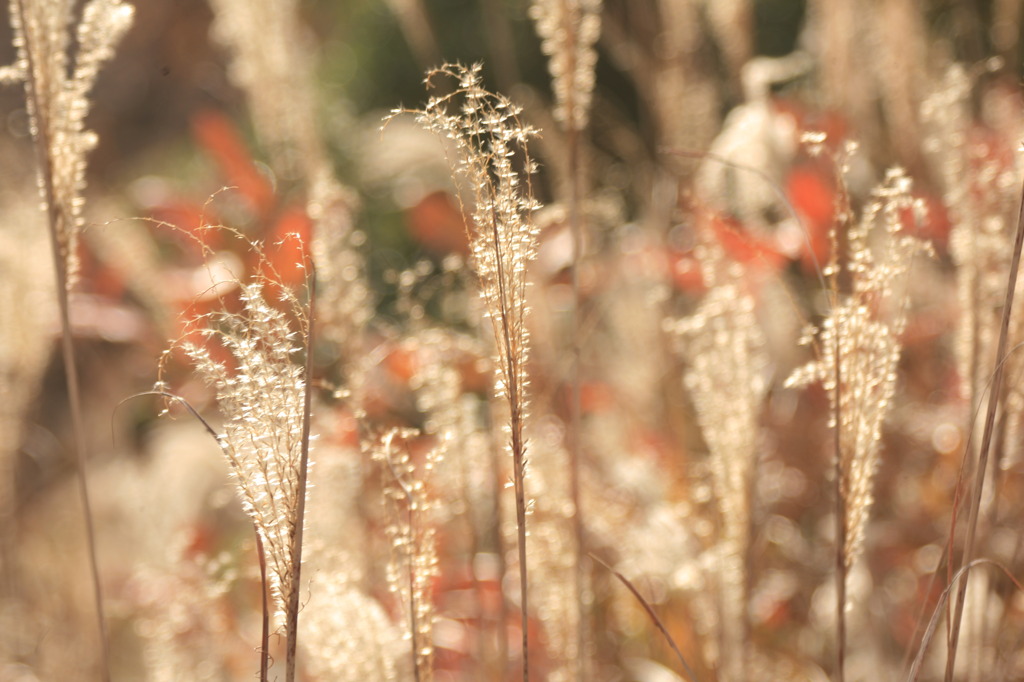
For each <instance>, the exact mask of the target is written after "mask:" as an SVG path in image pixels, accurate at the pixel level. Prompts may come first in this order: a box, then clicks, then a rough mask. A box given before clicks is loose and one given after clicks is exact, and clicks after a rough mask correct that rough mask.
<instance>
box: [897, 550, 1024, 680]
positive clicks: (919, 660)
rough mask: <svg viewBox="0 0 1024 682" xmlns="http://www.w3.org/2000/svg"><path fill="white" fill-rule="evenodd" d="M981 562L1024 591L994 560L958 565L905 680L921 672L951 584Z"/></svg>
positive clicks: (974, 561)
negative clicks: (994, 568) (999, 572)
mask: <svg viewBox="0 0 1024 682" xmlns="http://www.w3.org/2000/svg"><path fill="white" fill-rule="evenodd" d="M983 564H988V565H991V566H995V567H996V568H998V569H999V570H1000V571H1002V572H1003V574H1004V575H1005V576H1006V577H1007V578H1009V580H1010V582H1012V583H1013V586H1014V587H1016V588H1017V591H1019V592H1024V585H1021V584H1020V583H1019V582H1018V581H1017V579H1016V578H1015V577H1013V574H1012V573H1010V571H1009V569H1007V568H1006V567H1005V566H1003V565H1002V564H1000V563H998V562H996V561H992V560H991V559H975V560H973V561H971V562H970V563H968V564H965V565H964V566H962V567H960V570H958V571H957V572H956V573H955V574H954V575H953V579H952V580H951V581H950V583H949V585H947V586H946V589H944V590H943V591H942V594H941V595H940V596H939V601H938V603H937V604H936V605H935V611H933V612H932V617H931V620H929V621H928V628H927V629H926V630H925V632H924V636H923V637H922V638H921V646H920V648H918V650H917V656H915V657H914V662H913V664H912V665H911V666H910V672H908V673H907V682H917V678H918V676H919V675H920V674H921V666H922V665H923V664H924V655H925V653H926V652H927V650H928V644H929V642H931V639H932V637H933V636H934V635H935V629H936V628H937V627H938V624H939V618H940V617H941V615H942V612H943V610H944V608H943V607H944V606H945V604H946V602H947V601H948V600H949V593H950V591H951V590H952V589H953V586H954V585H957V586H959V585H962V584H964V583H965V582H967V580H966V579H967V575H968V573H969V572H970V571H971V570H972V569H973V568H975V567H977V566H981V565H983ZM958 589H959V587H958Z"/></svg>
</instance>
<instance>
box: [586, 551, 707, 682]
mask: <svg viewBox="0 0 1024 682" xmlns="http://www.w3.org/2000/svg"><path fill="white" fill-rule="evenodd" d="M590 558H591V559H593V560H594V561H596V562H597V563H599V564H601V565H602V566H604V567H605V568H607V569H608V570H609V571H611V572H612V574H613V575H614V576H615V577H616V578H618V579H619V582H621V583H622V584H623V585H625V586H626V589H627V590H629V591H630V593H631V594H632V595H633V596H634V597H636V600H637V601H638V602H640V605H641V606H642V607H643V608H644V611H646V612H647V615H648V616H649V617H650V619H651V621H652V622H653V623H654V626H655V627H656V628H658V631H659V632H661V634H662V635H664V637H665V641H666V642H668V645H669V647H671V648H672V651H673V653H675V655H676V658H678V659H679V664H680V665H681V666H682V667H683V671H684V672H685V673H686V675H687V676H688V677H689V678H690V679H691V680H693V682H697V675H696V674H694V672H693V669H692V668H690V664H689V663H687V662H686V657H685V656H683V652H682V651H680V650H679V645H678V644H676V641H675V640H674V639H673V638H672V635H670V634H669V631H668V628H666V627H665V624H664V623H662V622H661V619H660V618H658V614H657V613H655V611H654V607H652V606H651V604H650V602H648V601H647V600H646V599H644V596H643V595H642V594H640V591H639V590H638V589H636V587H635V586H634V585H633V583H631V582H630V581H629V579H628V578H626V576H624V575H622V574H621V573H619V572H618V571H616V570H615V569H614V568H612V567H611V566H609V565H608V564H606V563H605V562H603V561H601V560H600V559H599V558H598V557H596V556H594V555H593V554H591V555H590Z"/></svg>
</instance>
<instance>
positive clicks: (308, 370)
mask: <svg viewBox="0 0 1024 682" xmlns="http://www.w3.org/2000/svg"><path fill="white" fill-rule="evenodd" d="M307 272H308V278H307V282H308V284H307V287H308V294H307V295H308V296H309V303H308V306H309V307H308V308H307V317H306V325H305V344H306V359H305V367H304V372H303V374H304V377H305V382H304V384H303V387H302V388H303V393H302V442H301V445H300V457H299V471H298V485H297V492H296V494H297V499H296V502H295V531H294V532H295V536H294V539H293V541H292V548H291V549H292V557H291V560H292V567H291V570H292V576H293V577H292V581H293V584H292V591H291V594H290V595H289V599H288V610H287V613H286V619H287V620H286V623H285V636H286V637H287V641H288V647H287V650H286V653H285V656H286V658H285V679H286V680H287V682H294V680H295V663H296V655H297V650H298V641H299V592H300V591H301V587H302V582H301V580H300V578H301V577H302V539H303V531H304V529H305V523H306V493H307V482H308V480H309V440H310V428H311V422H312V417H313V345H314V341H315V338H316V337H315V336H314V331H315V328H316V327H315V318H316V269H315V268H314V267H313V263H312V261H310V262H309V264H308V269H307Z"/></svg>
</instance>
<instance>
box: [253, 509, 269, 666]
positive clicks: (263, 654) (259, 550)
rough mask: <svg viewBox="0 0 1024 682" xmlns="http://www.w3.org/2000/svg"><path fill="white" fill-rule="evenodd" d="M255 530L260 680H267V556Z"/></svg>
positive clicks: (258, 533)
mask: <svg viewBox="0 0 1024 682" xmlns="http://www.w3.org/2000/svg"><path fill="white" fill-rule="evenodd" d="M253 530H255V531H256V554H257V556H258V557H259V561H260V594H261V599H260V608H261V610H262V617H263V620H262V627H261V629H260V682H267V681H268V680H269V679H270V673H269V671H270V607H269V605H268V604H267V590H268V589H269V588H270V585H268V584H267V556H266V554H265V553H264V552H263V539H262V538H261V537H260V531H259V529H258V528H256V527H255V526H253Z"/></svg>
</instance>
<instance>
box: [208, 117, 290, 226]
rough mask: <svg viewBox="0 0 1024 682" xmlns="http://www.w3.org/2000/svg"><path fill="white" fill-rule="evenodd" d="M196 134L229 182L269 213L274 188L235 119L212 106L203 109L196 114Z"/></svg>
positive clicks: (256, 208)
mask: <svg viewBox="0 0 1024 682" xmlns="http://www.w3.org/2000/svg"><path fill="white" fill-rule="evenodd" d="M192 134H193V135H194V136H195V139H196V141H197V142H198V143H199V144H200V145H201V146H202V147H203V149H204V150H205V151H206V153H207V154H208V155H209V156H210V158H212V159H213V160H214V161H215V162H216V163H217V165H218V166H219V167H220V171H221V173H222V174H223V175H224V179H225V180H226V181H227V182H228V184H230V185H232V186H234V187H237V188H238V191H239V192H240V193H241V194H242V196H244V197H245V198H246V199H247V200H248V201H249V203H250V204H251V205H252V207H253V210H254V211H256V213H257V214H258V215H260V216H266V215H267V214H268V213H269V212H270V211H271V210H272V208H273V206H274V189H273V187H271V185H270V181H269V180H267V178H266V177H265V176H264V175H263V174H262V173H260V171H259V169H258V168H257V167H256V163H255V162H254V161H253V159H252V155H251V154H250V153H249V149H248V147H247V146H246V144H245V142H244V140H243V139H242V136H241V134H240V133H239V132H238V128H237V127H236V126H235V124H234V123H233V122H232V121H231V119H229V118H228V117H227V116H225V115H224V114H223V113H221V112H219V111H215V110H212V109H207V110H204V111H201V112H199V113H197V114H195V115H194V116H193V117H192Z"/></svg>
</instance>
